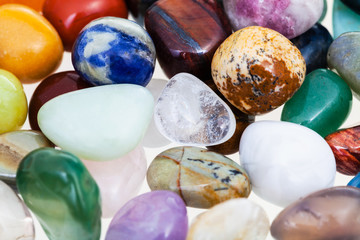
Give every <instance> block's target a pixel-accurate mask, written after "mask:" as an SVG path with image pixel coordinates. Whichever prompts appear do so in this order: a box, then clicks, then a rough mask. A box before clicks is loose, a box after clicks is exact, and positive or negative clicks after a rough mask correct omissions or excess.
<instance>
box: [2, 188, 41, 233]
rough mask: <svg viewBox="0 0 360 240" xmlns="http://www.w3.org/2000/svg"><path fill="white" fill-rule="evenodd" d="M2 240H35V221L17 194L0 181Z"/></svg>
mask: <svg viewBox="0 0 360 240" xmlns="http://www.w3.org/2000/svg"><path fill="white" fill-rule="evenodd" d="M0 196H1V197H0V239H1V240H15V239H16V240H32V239H35V230H34V223H33V219H32V217H31V215H30V212H29V210H28V209H27V207H26V206H25V204H24V203H23V201H22V200H21V199H20V198H19V197H18V196H17V195H16V193H15V192H14V191H13V190H12V189H11V188H10V187H9V186H7V185H6V184H5V183H4V182H2V181H0Z"/></svg>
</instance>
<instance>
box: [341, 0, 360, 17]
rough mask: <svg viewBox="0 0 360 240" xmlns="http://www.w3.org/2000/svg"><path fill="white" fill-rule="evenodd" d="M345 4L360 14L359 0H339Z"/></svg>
mask: <svg viewBox="0 0 360 240" xmlns="http://www.w3.org/2000/svg"><path fill="white" fill-rule="evenodd" d="M341 2H342V3H344V4H345V5H346V6H348V7H349V8H351V10H353V11H354V12H356V13H357V14H360V1H359V0H341Z"/></svg>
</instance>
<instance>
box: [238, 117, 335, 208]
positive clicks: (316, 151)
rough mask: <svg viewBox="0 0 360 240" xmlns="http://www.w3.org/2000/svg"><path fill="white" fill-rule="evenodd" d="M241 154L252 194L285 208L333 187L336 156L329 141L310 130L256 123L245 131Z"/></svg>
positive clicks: (289, 125) (290, 124) (272, 122)
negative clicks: (298, 200)
mask: <svg viewBox="0 0 360 240" xmlns="http://www.w3.org/2000/svg"><path fill="white" fill-rule="evenodd" d="M239 152H240V163H241V165H242V166H243V167H244V169H245V171H246V172H247V173H248V175H249V177H250V181H251V184H252V187H253V191H254V192H255V193H256V194H257V195H258V196H259V197H261V198H263V199H264V200H267V201H269V202H271V203H273V204H276V205H279V206H286V205H288V204H290V203H292V202H293V201H295V200H297V199H299V198H301V197H304V196H305V195H307V194H309V193H311V192H314V191H317V190H320V189H323V188H327V187H331V186H333V184H334V180H335V173H336V166H335V159H334V155H333V153H332V151H331V149H330V147H329V145H328V144H327V143H326V141H325V140H324V139H323V138H322V137H321V136H320V135H319V134H317V133H316V132H314V131H313V130H311V129H309V128H307V127H304V126H301V125H298V124H295V123H289V122H280V121H258V122H255V123H253V124H251V125H250V126H249V127H247V128H246V129H245V131H244V133H243V135H242V137H241V141H240V151H239Z"/></svg>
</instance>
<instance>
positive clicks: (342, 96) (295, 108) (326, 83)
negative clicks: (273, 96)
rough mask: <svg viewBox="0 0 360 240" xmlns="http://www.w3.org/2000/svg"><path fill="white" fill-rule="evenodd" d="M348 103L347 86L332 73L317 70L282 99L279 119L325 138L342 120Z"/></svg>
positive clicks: (348, 108) (349, 97) (350, 96)
mask: <svg viewBox="0 0 360 240" xmlns="http://www.w3.org/2000/svg"><path fill="white" fill-rule="evenodd" d="M351 106H352V93H351V90H350V88H349V86H348V85H347V84H346V83H345V82H344V81H343V80H342V79H341V78H340V77H339V76H338V75H336V74H335V73H334V72H332V71H330V70H326V69H317V70H315V71H313V72H311V73H310V74H308V75H307V76H306V78H305V81H304V83H303V85H302V86H301V88H300V89H299V91H297V92H296V93H295V95H294V96H293V97H292V98H291V99H290V100H289V101H288V102H286V104H285V106H284V108H283V111H282V114H281V120H282V121H287V122H293V123H298V124H300V125H303V126H305V127H308V128H311V129H312V130H314V131H316V132H317V133H319V134H320V135H321V136H323V137H325V136H327V135H328V134H330V133H332V132H334V131H336V130H337V129H338V128H339V127H340V126H341V125H342V124H343V123H344V121H345V120H346V118H347V117H348V115H349V113H350V110H351Z"/></svg>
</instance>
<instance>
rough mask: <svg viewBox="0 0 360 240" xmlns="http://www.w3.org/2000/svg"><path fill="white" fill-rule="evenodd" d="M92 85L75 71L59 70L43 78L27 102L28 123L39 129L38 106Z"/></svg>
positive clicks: (34, 128)
mask: <svg viewBox="0 0 360 240" xmlns="http://www.w3.org/2000/svg"><path fill="white" fill-rule="evenodd" d="M91 86H92V85H91V84H90V83H88V82H86V81H85V80H84V79H82V78H81V77H80V76H79V74H77V73H76V72H75V71H67V72H59V73H55V74H52V75H50V76H48V77H47V78H45V79H44V80H43V81H41V83H40V84H39V85H38V86H37V87H36V89H35V91H34V93H33V94H32V96H31V100H30V103H29V123H30V126H31V128H32V129H33V130H40V127H39V124H38V121H37V115H38V112H39V110H40V108H41V107H42V106H43V105H44V104H45V103H46V102H47V101H49V100H50V99H53V98H54V97H57V96H59V95H61V94H64V93H68V92H72V91H76V90H79V89H83V88H88V87H91Z"/></svg>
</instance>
